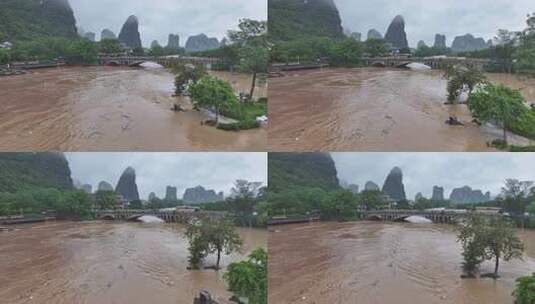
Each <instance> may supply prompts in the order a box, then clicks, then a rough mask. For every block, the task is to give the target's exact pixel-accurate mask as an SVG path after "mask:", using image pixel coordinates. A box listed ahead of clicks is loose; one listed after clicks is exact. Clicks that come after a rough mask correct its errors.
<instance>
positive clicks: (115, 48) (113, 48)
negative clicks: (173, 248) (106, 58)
mask: <svg viewBox="0 0 535 304" xmlns="http://www.w3.org/2000/svg"><path fill="white" fill-rule="evenodd" d="M98 48H99V52H100V53H104V54H118V53H121V52H122V51H123V48H122V47H121V43H120V42H119V40H117V39H103V40H101V41H100V42H99V43H98Z"/></svg>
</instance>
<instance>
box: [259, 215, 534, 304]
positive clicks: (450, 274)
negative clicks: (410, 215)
mask: <svg viewBox="0 0 535 304" xmlns="http://www.w3.org/2000/svg"><path fill="white" fill-rule="evenodd" d="M271 230H273V231H270V235H269V254H270V259H269V297H270V298H269V299H270V302H272V303H280V304H287V303H303V304H319V303H338V304H355V303H359V304H395V303H411V304H435V303H436V304H459V303H462V304H481V303H485V304H513V298H512V296H511V293H512V291H513V289H514V281H515V279H516V278H518V277H520V276H525V275H530V274H531V273H532V272H534V271H535V231H533V230H532V231H525V232H522V233H520V236H521V238H522V239H523V240H524V242H525V244H526V246H527V248H526V252H525V253H526V255H525V257H524V261H520V260H514V261H510V262H503V261H502V263H501V267H500V275H501V276H502V277H501V278H500V279H499V280H497V281H494V280H492V279H461V278H460V275H461V274H462V270H461V262H462V256H461V248H460V245H459V244H458V243H457V242H456V238H457V235H456V232H455V231H454V226H453V225H449V226H448V225H438V224H394V223H382V222H380V223H379V222H358V223H314V224H305V225H290V226H281V227H274V228H271ZM493 266H494V265H493V263H490V262H489V263H485V264H483V265H482V272H493V271H494V268H493Z"/></svg>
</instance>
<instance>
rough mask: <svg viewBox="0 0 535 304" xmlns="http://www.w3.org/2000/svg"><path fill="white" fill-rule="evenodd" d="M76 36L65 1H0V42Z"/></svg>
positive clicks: (74, 24) (72, 20)
mask: <svg viewBox="0 0 535 304" xmlns="http://www.w3.org/2000/svg"><path fill="white" fill-rule="evenodd" d="M43 37H65V38H75V37H77V30H76V20H75V18H74V13H73V11H72V9H71V7H70V5H69V2H68V0H1V1H0V42H2V41H11V42H13V41H21V40H22V41H28V40H33V39H38V38H43Z"/></svg>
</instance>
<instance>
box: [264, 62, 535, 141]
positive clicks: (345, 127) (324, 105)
mask: <svg viewBox="0 0 535 304" xmlns="http://www.w3.org/2000/svg"><path fill="white" fill-rule="evenodd" d="M489 78H490V79H491V80H492V81H494V82H497V83H504V84H507V85H509V86H511V87H513V88H522V89H523V94H524V95H525V97H526V99H527V100H532V101H535V80H532V79H531V80H529V79H528V80H526V79H521V78H518V77H517V76H514V75H506V74H492V75H489ZM446 85H447V81H446V79H444V78H443V72H441V71H436V70H432V71H410V70H401V69H384V68H358V69H345V68H343V69H322V70H311V71H297V72H289V74H288V75H287V76H286V77H281V78H274V79H271V80H270V90H269V92H270V107H269V110H270V115H271V116H270V118H271V124H270V129H269V145H270V149H272V150H282V151H306V150H322V151H487V150H490V148H488V147H487V142H488V141H491V140H493V139H495V138H498V137H499V136H500V130H497V129H496V128H492V127H483V128H481V127H479V126H478V125H476V124H474V123H472V122H471V121H472V118H471V115H470V113H469V110H468V108H467V106H466V105H444V102H446V101H447V98H446V94H447V93H446ZM450 116H457V117H458V118H459V119H460V120H461V121H463V122H464V123H466V125H465V126H464V127H453V126H449V125H447V124H445V121H446V120H447V119H448V118H449V117H450ZM511 142H512V143H513V144H518V145H524V144H529V143H530V141H529V140H527V139H525V138H522V137H520V136H512V137H511Z"/></svg>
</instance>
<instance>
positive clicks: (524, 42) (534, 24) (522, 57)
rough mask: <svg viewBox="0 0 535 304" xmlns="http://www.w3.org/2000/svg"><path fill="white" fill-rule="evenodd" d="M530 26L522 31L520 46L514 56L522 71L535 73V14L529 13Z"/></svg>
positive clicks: (518, 67)
mask: <svg viewBox="0 0 535 304" xmlns="http://www.w3.org/2000/svg"><path fill="white" fill-rule="evenodd" d="M526 23H527V25H528V27H527V28H526V29H525V30H524V31H523V32H521V33H520V37H519V41H520V45H519V46H518V48H517V50H516V52H515V53H514V55H513V57H514V59H515V60H516V63H515V66H516V68H517V70H518V71H519V72H521V73H526V74H535V14H531V15H528V19H527V22H526Z"/></svg>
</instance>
